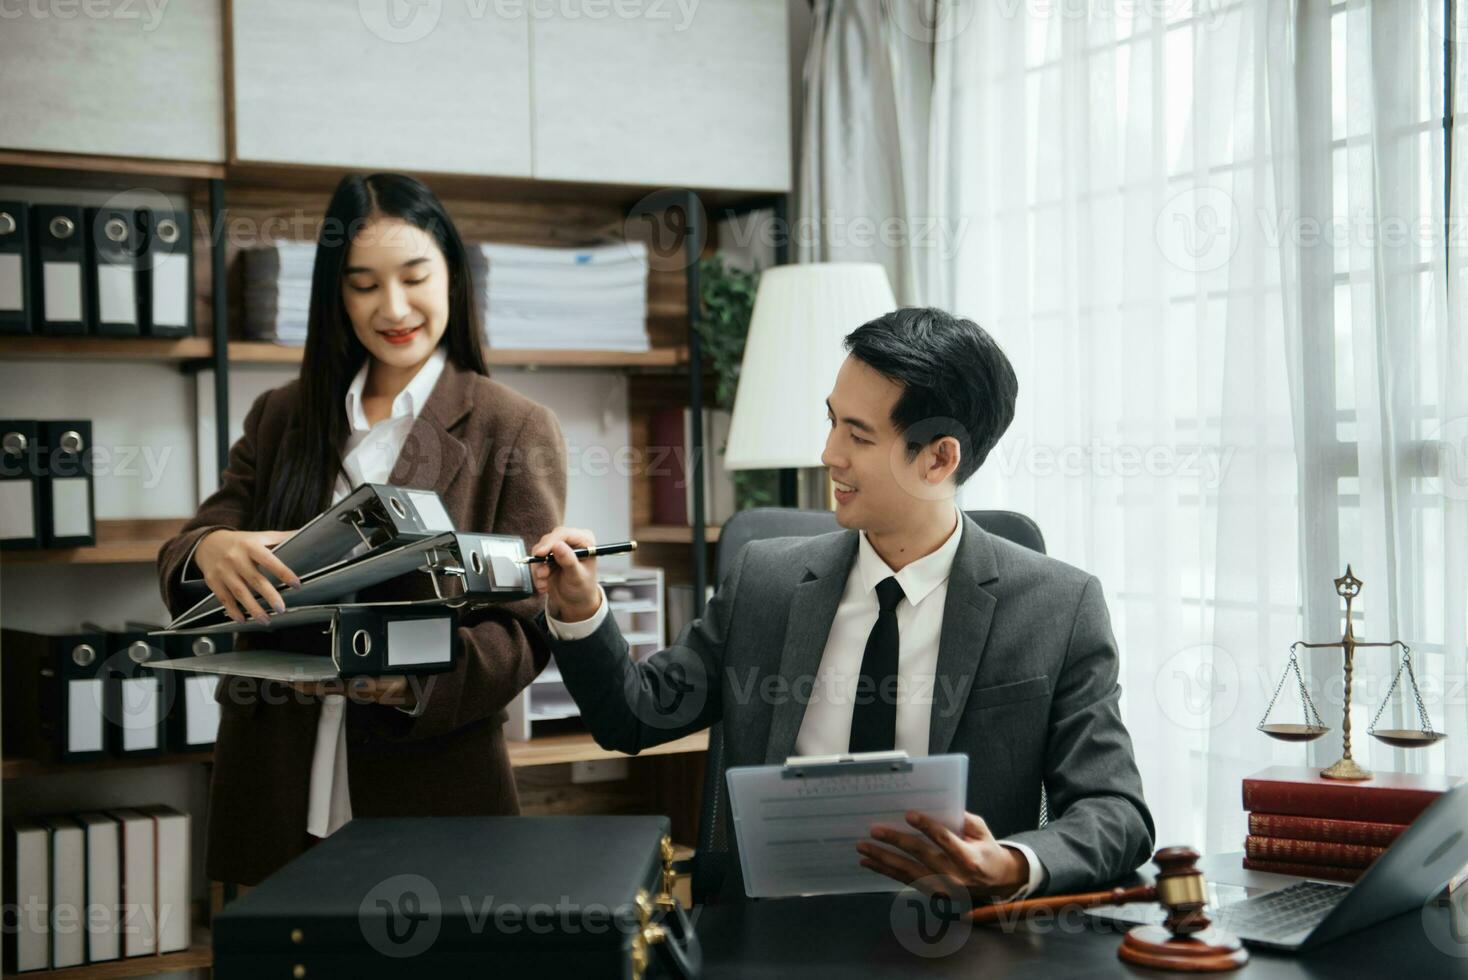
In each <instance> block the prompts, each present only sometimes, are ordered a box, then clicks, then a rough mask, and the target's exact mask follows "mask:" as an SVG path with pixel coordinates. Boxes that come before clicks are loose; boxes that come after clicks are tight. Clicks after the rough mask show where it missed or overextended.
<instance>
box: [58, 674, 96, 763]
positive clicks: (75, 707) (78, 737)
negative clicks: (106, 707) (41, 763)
mask: <svg viewBox="0 0 1468 980" xmlns="http://www.w3.org/2000/svg"><path fill="white" fill-rule="evenodd" d="M66 750H67V751H68V752H101V751H102V680H101V678H97V679H94V680H86V681H67V682H66Z"/></svg>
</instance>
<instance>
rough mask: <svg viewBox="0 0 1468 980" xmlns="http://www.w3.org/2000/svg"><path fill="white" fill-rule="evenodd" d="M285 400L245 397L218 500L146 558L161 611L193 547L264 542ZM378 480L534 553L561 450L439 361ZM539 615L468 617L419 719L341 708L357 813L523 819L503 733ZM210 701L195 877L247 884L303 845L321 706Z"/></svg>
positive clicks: (514, 405)
mask: <svg viewBox="0 0 1468 980" xmlns="http://www.w3.org/2000/svg"><path fill="white" fill-rule="evenodd" d="M297 388H298V383H297V382H295V381H292V382H291V383H290V384H287V385H284V386H282V387H280V388H276V389H273V390H271V391H267V392H265V393H264V394H263V395H261V396H260V397H259V398H258V399H256V400H255V404H254V406H253V407H252V408H251V409H250V413H249V415H248V416H246V418H245V433H244V436H243V437H242V438H241V439H240V440H239V441H238V442H236V443H235V444H234V447H233V448H232V449H231V450H230V453H229V466H228V468H227V469H226V470H225V472H224V474H223V475H222V477H221V481H220V487H219V489H218V490H217V491H216V492H215V493H214V494H212V495H211V496H210V497H209V499H208V500H205V501H204V503H203V504H202V505H201V506H200V507H199V512H198V514H196V515H195V516H194V519H193V520H191V521H190V522H189V523H188V525H187V526H186V527H185V528H184V529H183V530H182V531H181V532H180V533H179V534H178V536H177V537H175V538H173V539H172V540H171V541H169V542H168V543H167V544H165V545H164V546H163V549H162V550H161V551H160V552H159V553H158V576H159V584H160V586H161V588H162V591H163V601H164V602H165V603H166V604H167V605H168V608H169V610H170V612H171V613H172V614H173V615H175V616H176V615H178V614H179V613H180V612H181V611H182V610H183V609H184V608H186V607H187V606H188V605H189V603H188V602H187V601H186V600H185V599H184V597H183V596H182V595H181V594H180V592H181V590H180V588H179V578H180V573H181V571H182V568H183V564H184V562H185V561H187V560H188V557H189V554H190V553H191V552H192V550H193V547H194V545H195V544H196V543H197V542H198V540H199V539H200V538H201V537H203V536H204V535H205V534H207V533H209V532H210V531H213V530H217V529H220V528H230V529H254V530H271V529H268V528H258V527H256V525H255V516H256V512H257V510H258V509H259V508H261V507H262V506H263V504H264V500H265V489H266V488H267V487H268V486H270V481H271V480H272V479H273V478H274V477H275V474H276V470H277V466H278V464H279V459H278V458H277V453H278V450H279V448H280V445H281V442H282V438H283V437H284V435H285V433H286V431H287V427H288V426H290V425H291V424H292V420H293V419H294V418H295V417H296V414H297V402H298V393H297ZM390 482H391V483H393V484H394V485H397V486H405V487H418V488H432V489H434V490H437V491H438V493H439V495H440V496H441V497H442V498H443V503H444V506H445V507H446V508H447V509H448V512H449V514H450V515H451V516H452V517H453V520H454V523H455V526H456V527H458V528H459V529H461V530H472V531H491V532H495V533H501V534H518V535H520V536H521V537H523V538H525V540H526V542H527V545H530V544H534V543H535V542H536V541H537V540H539V539H540V537H541V535H543V534H545V533H546V532H547V531H549V530H551V529H552V528H554V527H555V526H556V525H557V524H559V523H560V522H561V520H562V514H563V512H564V510H565V506H566V450H565V443H564V441H563V440H562V438H561V432H560V428H559V426H558V425H557V423H556V419H555V416H554V415H552V414H551V413H550V412H549V411H548V410H546V409H545V408H543V407H541V406H540V405H537V404H536V403H535V402H532V401H530V400H529V399H527V398H525V397H523V396H521V395H519V394H517V393H515V392H514V391H512V390H510V389H509V388H506V387H505V386H504V385H502V384H500V383H499V382H497V381H491V380H490V379H489V378H487V377H484V376H482V375H479V374H476V373H474V372H473V371H467V370H464V369H462V368H460V367H458V366H457V365H455V364H454V363H452V361H451V362H449V363H448V364H447V365H445V367H444V372H443V375H442V376H441V377H440V378H439V380H438V383H437V384H436V385H435V386H434V388H433V391H432V393H431V394H430V395H429V397H428V401H427V402H426V403H424V406H423V409H422V411H421V412H420V413H419V416H418V419H417V420H416V422H415V423H414V425H413V428H412V429H411V431H410V433H409V435H408V438H407V440H406V441H405V443H404V445H403V450H402V453H401V454H400V455H399V457H398V460H397V464H396V466H395V467H394V469H393V472H392V476H391V479H390ZM284 530H292V529H290V528H285V529H284ZM421 579H422V581H421V582H420V581H416V580H407V581H408V582H409V584H407V585H403V584H399V583H392V584H389V585H385V586H379V587H377V588H375V589H372V590H364V592H363V593H362V594H361V598H363V599H367V598H373V599H376V598H382V599H388V598H394V599H408V598H429V597H431V596H432V595H433V590H432V586H431V584H430V583H429V581H428V579H427V576H421ZM399 581H400V582H402V581H403V580H399ZM541 606H542V601H541V600H539V599H529V600H525V601H522V602H517V603H510V604H506V605H501V606H495V607H492V608H490V609H488V610H484V611H480V612H475V613H472V614H469V615H467V616H465V617H464V618H463V620H462V622H461V625H460V628H459V637H460V639H461V641H462V645H463V656H462V658H461V659H460V660H459V662H458V663H457V665H456V666H455V667H454V669H453V670H452V671H450V672H447V673H443V674H436V675H432V677H431V679H428V680H427V682H426V684H427V686H426V688H425V690H424V694H423V697H424V708H423V712H422V714H421V715H419V716H417V717H413V716H410V715H408V714H406V713H404V712H403V711H400V710H398V709H397V708H395V707H389V706H384V705H377V704H358V703H354V702H352V701H350V700H348V702H347V706H346V734H347V772H348V783H349V784H350V787H351V797H352V814H353V816H355V817H387V816H425V815H433V816H451V815H493V814H513V813H518V812H519V799H518V797H517V796H516V793H515V781H514V775H513V773H512V772H511V770H510V762H509V757H508V755H507V754H506V751H505V742H504V737H503V732H502V729H501V726H502V725H503V723H504V720H505V710H504V709H505V706H506V705H507V704H509V702H510V701H511V700H513V699H514V697H515V695H516V694H518V693H519V692H520V690H521V689H523V688H524V687H525V686H526V685H528V684H529V683H530V681H531V680H532V679H533V678H534V677H535V675H536V674H538V673H539V672H540V670H541V668H542V667H544V666H545V663H546V660H547V659H548V657H549V653H548V646H547V641H546V639H545V636H544V634H543V633H541V632H540V630H539V629H538V628H537V627H536V626H535V625H534V618H535V616H536V614H537V613H538V612H540V609H541ZM322 639H323V638H322V636H321V633H320V632H319V631H313V630H310V629H296V630H282V631H278V632H275V633H272V634H270V635H269V636H268V637H266V636H264V635H263V634H256V635H253V636H252V635H250V634H241V635H240V636H239V637H238V641H239V642H238V643H237V645H238V646H239V647H246V646H250V645H255V646H261V645H265V644H268V645H269V646H270V647H271V648H275V649H290V650H308V651H309V650H321V642H322ZM322 652H323V654H324V653H325V651H324V650H323V651H322ZM217 697H218V699H219V701H220V704H221V712H220V714H221V720H220V726H219V739H218V742H217V743H216V745H215V748H214V772H213V778H212V780H211V782H210V792H209V829H208V856H207V858H206V871H207V873H208V875H209V877H210V878H212V879H214V880H216V881H227V882H236V883H240V884H255V883H256V882H259V881H260V880H261V879H263V878H265V877H266V876H267V875H269V874H270V873H271V872H273V871H275V870H276V869H277V868H279V867H280V866H281V865H283V864H285V863H286V862H287V861H289V860H290V859H291V858H292V857H294V856H296V855H297V854H299V853H301V852H302V851H303V850H304V849H305V848H306V846H307V845H308V843H309V842H308V835H307V833H306V813H307V789H308V786H309V784H310V769H311V754H312V747H313V746H314V745H315V742H316V724H317V718H318V716H319V714H320V704H319V702H316V701H315V700H313V699H310V698H305V697H302V696H300V695H298V694H296V693H295V692H294V691H292V690H291V689H289V688H287V687H285V686H283V685H280V684H277V683H275V682H270V681H266V682H259V681H254V680H251V679H248V678H242V677H227V678H224V679H223V680H222V682H221V683H220V685H219V689H218V695H217Z"/></svg>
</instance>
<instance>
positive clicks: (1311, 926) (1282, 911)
mask: <svg viewBox="0 0 1468 980" xmlns="http://www.w3.org/2000/svg"><path fill="white" fill-rule="evenodd" d="M1465 867H1468V783H1464V784H1462V785H1460V786H1457V787H1455V788H1453V789H1451V790H1449V791H1448V792H1446V793H1444V794H1443V795H1442V796H1440V797H1439V798H1438V799H1437V800H1436V801H1434V802H1433V804H1432V805H1431V806H1429V807H1428V808H1427V809H1426V810H1424V811H1423V812H1422V814H1421V815H1420V816H1419V817H1418V818H1417V819H1416V820H1414V821H1413V822H1412V825H1411V826H1410V827H1408V828H1407V829H1406V830H1405V831H1403V832H1402V836H1400V837H1398V838H1397V839H1396V840H1395V841H1393V842H1392V845H1391V846H1390V847H1388V848H1387V849H1386V852H1385V853H1384V854H1382V855H1381V857H1379V858H1377V859H1376V861H1375V862H1374V863H1373V864H1372V865H1371V866H1370V867H1369V868H1367V869H1366V872H1365V874H1363V875H1362V876H1361V877H1360V878H1359V879H1357V881H1356V882H1355V884H1351V885H1344V884H1338V883H1333V882H1324V881H1313V880H1309V879H1306V880H1303V881H1298V882H1295V883H1293V884H1288V885H1285V886H1283V887H1275V886H1269V887H1267V888H1265V889H1264V890H1262V891H1260V890H1258V889H1255V888H1249V891H1250V892H1251V893H1253V894H1251V895H1250V897H1248V898H1244V899H1241V900H1235V901H1228V902H1223V901H1219V900H1220V899H1222V898H1223V897H1224V896H1225V895H1226V894H1227V893H1228V891H1229V890H1233V891H1238V889H1231V886H1227V885H1224V886H1213V885H1212V884H1211V883H1210V888H1209V898H1210V903H1209V904H1210V907H1209V909H1208V915H1209V917H1210V918H1211V919H1213V921H1214V922H1215V923H1217V924H1218V925H1219V926H1221V927H1222V928H1224V929H1226V930H1228V931H1229V932H1231V933H1233V934H1234V935H1236V936H1238V937H1239V938H1240V939H1242V940H1244V942H1246V943H1249V944H1251V945H1254V946H1263V947H1267V948H1269V949H1280V950H1287V951H1294V950H1303V949H1310V948H1311V947H1314V946H1319V945H1320V944H1321V943H1327V942H1330V941H1331V940H1332V939H1338V938H1339V937H1341V936H1344V935H1346V934H1347V933H1351V932H1357V931H1359V930H1361V929H1364V928H1366V927H1367V926H1373V925H1375V924H1376V923H1378V922H1384V921H1386V920H1387V919H1390V918H1393V917H1394V916H1398V915H1401V914H1402V913H1403V912H1408V911H1411V910H1412V909H1418V908H1421V907H1422V906H1423V905H1425V904H1427V902H1428V901H1429V900H1431V899H1433V898H1435V897H1437V895H1439V894H1440V893H1441V892H1442V890H1443V888H1444V887H1445V886H1446V885H1447V883H1448V882H1449V881H1451V880H1452V879H1453V878H1454V877H1455V876H1456V875H1457V874H1458V873H1459V872H1460V871H1462V870H1463V869H1464V868H1465ZM1249 877H1252V878H1253V879H1254V880H1255V881H1262V880H1275V881H1279V880H1283V879H1282V876H1279V875H1272V874H1270V875H1256V874H1252V873H1250V874H1249ZM1087 911H1088V914H1091V915H1093V916H1095V917H1096V918H1103V919H1110V920H1113V921H1121V922H1134V923H1161V922H1162V920H1163V918H1164V917H1165V916H1164V913H1163V911H1162V909H1161V908H1160V907H1159V906H1158V905H1156V904H1155V903H1150V904H1144V903H1132V904H1129V905H1124V906H1118V907H1116V908H1111V909H1108V908H1097V909H1089V910H1087Z"/></svg>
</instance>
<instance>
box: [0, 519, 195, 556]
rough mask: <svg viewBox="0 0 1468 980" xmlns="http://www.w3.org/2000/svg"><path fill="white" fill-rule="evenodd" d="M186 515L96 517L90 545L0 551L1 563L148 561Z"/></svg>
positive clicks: (179, 528) (185, 521)
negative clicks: (143, 517)
mask: <svg viewBox="0 0 1468 980" xmlns="http://www.w3.org/2000/svg"><path fill="white" fill-rule="evenodd" d="M188 520H189V518H186V517H168V518H159V519H138V520H121V521H98V522H97V543H96V544H95V545H93V546H92V547H89V548H38V549H35V550H32V551H7V552H4V553H3V554H0V566H3V565H128V564H140V565H151V564H152V563H153V562H155V561H157V560H158V550H159V549H160V548H162V547H163V545H164V543H165V542H167V541H168V539H169V538H171V537H173V536H174V535H175V534H177V533H178V532H179V531H181V530H182V529H183V526H184V524H186V523H188Z"/></svg>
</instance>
